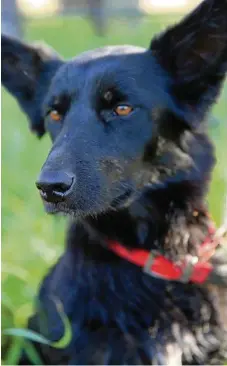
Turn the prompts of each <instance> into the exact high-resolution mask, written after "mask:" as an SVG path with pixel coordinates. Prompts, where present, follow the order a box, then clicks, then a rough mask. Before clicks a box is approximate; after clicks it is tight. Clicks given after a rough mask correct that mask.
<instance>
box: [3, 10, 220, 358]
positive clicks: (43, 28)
mask: <svg viewBox="0 0 227 366" xmlns="http://www.w3.org/2000/svg"><path fill="white" fill-rule="evenodd" d="M176 17H177V16H174V15H173V14H172V15H169V16H168V15H162V16H157V15H152V16H147V17H145V18H144V19H143V20H142V21H141V22H140V23H138V24H133V23H132V24H129V23H128V22H126V21H124V19H122V20H121V21H117V20H111V21H110V24H109V25H108V29H107V31H106V35H105V36H104V37H98V36H96V35H94V32H93V30H92V28H91V25H90V23H89V22H88V21H86V20H85V19H83V18H80V17H76V16H73V17H52V18H47V19H36V20H27V21H26V24H25V39H26V40H28V41H33V40H44V41H45V42H47V43H48V44H50V45H51V46H52V47H54V48H55V49H56V50H57V51H58V52H59V53H61V54H62V55H63V56H64V57H66V58H70V57H72V56H75V55H76V54H78V53H80V52H82V51H84V50H88V49H91V48H95V47H100V46H102V45H107V44H124V43H127V44H130V43H131V44H135V45H140V46H145V47H146V46H147V45H148V44H149V42H150V39H151V37H152V35H153V34H154V33H155V32H157V31H160V30H162V29H163V28H165V26H166V25H167V24H169V23H172V22H173V21H174V20H175V19H176ZM226 102H227V85H225V88H224V90H223V93H222V97H221V98H220V100H219V102H218V104H217V105H216V106H215V108H214V110H213V113H214V116H215V119H213V118H212V120H211V123H210V127H209V130H210V135H211V138H212V139H213V141H214V143H215V145H216V151H217V160H218V163H217V165H216V168H215V171H214V175H213V182H212V185H211V190H210V195H209V202H210V210H211V213H212V215H213V217H214V218H215V221H216V222H217V224H219V223H220V222H221V220H222V215H223V204H224V194H225V189H226V180H227V176H226V175H227V172H226V157H227V147H226V145H227V127H226V114H227V106H226ZM216 119H217V120H218V121H220V122H217V121H216ZM50 146H51V143H50V139H49V137H48V136H45V137H44V138H42V139H41V140H38V139H37V138H36V137H35V136H34V135H32V134H31V133H30V132H29V130H28V123H27V121H26V117H25V116H24V115H23V114H22V112H21V111H20V110H19V108H18V106H17V104H16V102H15V100H13V99H12V98H11V97H10V96H9V95H8V94H7V92H5V91H4V90H2V327H3V329H5V328H8V327H23V326H25V324H26V320H27V317H28V316H29V315H30V313H31V311H32V306H33V300H34V295H35V293H36V291H37V286H38V285H39V283H40V281H41V279H42V278H43V276H44V274H45V273H46V271H47V270H48V268H49V267H50V266H51V264H52V263H53V262H54V261H55V260H56V259H57V258H58V257H59V255H60V254H61V252H62V251H63V248H64V234H65V227H66V219H65V218H61V217H53V216H48V215H47V214H45V212H44V209H43V206H42V202H41V199H40V198H39V194H38V191H37V189H36V187H35V180H36V177H37V176H38V173H39V171H40V168H41V166H42V164H43V162H44V160H45V158H46V156H47V153H48V149H49V147H50ZM3 345H5V346H7V338H6V337H5V336H3ZM19 348H20V345H19V343H18V346H17V347H15V343H14V348H9V352H8V354H7V357H6V358H5V361H4V362H5V364H10V363H11V364H12V363H15V362H16V359H17V354H18V350H19ZM12 361H14V362H12Z"/></svg>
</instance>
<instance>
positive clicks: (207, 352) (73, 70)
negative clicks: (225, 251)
mask: <svg viewBox="0 0 227 366" xmlns="http://www.w3.org/2000/svg"><path fill="white" fill-rule="evenodd" d="M2 49H3V53H2V60H3V61H2V62H3V67H2V80H3V84H4V85H5V87H6V88H7V89H8V90H9V92H10V93H12V94H13V95H14V97H16V98H17V100H18V102H19V104H20V106H21V107H22V109H23V110H24V112H25V113H26V114H27V115H28V117H29V119H30V122H31V128H32V130H34V131H35V132H36V133H37V134H38V135H39V136H42V135H43V134H44V132H45V131H48V132H49V133H50V135H51V137H52V140H53V142H54V143H53V147H52V149H51V151H50V153H49V155H48V158H47V160H46V162H45V164H44V166H43V168H42V171H41V174H40V177H39V179H38V181H37V183H36V184H37V187H38V189H39V190H40V193H41V196H42V198H43V200H44V202H45V205H46V208H47V211H48V212H52V213H55V212H64V213H68V214H70V215H71V216H73V222H72V224H71V226H70V229H69V233H68V239H67V247H66V251H65V253H64V255H63V256H62V257H61V258H60V260H59V261H58V263H57V264H56V265H55V267H54V268H53V269H52V270H51V272H50V273H49V275H48V276H47V277H46V278H45V280H44V282H43V284H42V287H41V290H40V294H39V300H40V301H39V302H40V306H39V308H38V309H37V314H36V315H35V316H34V317H33V318H32V319H31V320H30V322H29V327H30V328H31V329H33V330H35V331H37V332H41V333H43V334H45V335H46V336H48V337H49V339H50V340H52V341H56V340H58V339H60V338H61V337H62V336H63V334H64V327H63V324H62V320H61V318H60V316H59V313H58V311H57V309H56V303H55V300H54V299H58V300H59V301H60V302H61V303H62V305H63V308H64V312H65V313H66V315H67V317H68V319H69V320H70V323H71V327H72V339H71V342H70V344H69V345H68V346H67V347H66V348H65V349H64V350H61V351H59V350H56V349H54V348H51V347H47V346H41V345H40V346H37V349H38V350H39V352H40V356H41V357H42V359H43V362H44V363H46V364H79V365H80V364H151V363H158V364H173V365H177V364H181V362H182V363H184V364H195V363H196V364H211V363H212V362H214V361H212V360H214V359H215V362H223V357H224V356H225V355H224V353H225V351H226V348H225V346H224V343H225V342H224V341H225V340H226V339H225V338H226V337H225V332H224V324H223V321H222V320H221V319H220V314H221V310H220V308H219V306H218V304H216V302H215V298H213V293H212V291H211V290H209V289H208V288H206V286H203V287H201V286H200V284H199V283H198V282H199V281H195V280H193V279H192V277H190V273H188V276H186V278H185V279H184V280H185V283H183V282H181V281H174V279H175V280H176V277H174V276H172V277H171V276H170V279H171V280H173V281H169V280H167V277H168V276H167V277H165V275H164V272H165V270H166V271H167V272H168V273H167V275H168V274H169V275H170V272H171V270H170V269H168V268H169V267H165V265H164V264H165V263H166V266H168V265H169V263H170V262H171V263H175V262H177V263H178V262H179V263H181V261H184V260H185V258H187V256H188V255H192V256H194V257H193V258H194V259H195V258H197V257H198V252H199V249H200V247H201V244H202V243H203V242H204V240H206V238H207V235H208V236H212V233H211V230H210V228H211V222H210V219H209V217H208V215H207V213H206V207H205V195H206V192H207V189H208V185H209V180H210V175H211V171H212V167H213V164H214V156H213V149H212V145H211V143H210V141H209V139H208V137H207V134H206V117H207V114H208V112H209V111H210V108H211V107H212V105H213V104H214V102H215V101H216V99H217V97H218V95H219V92H220V90H221V86H222V82H223V80H224V77H225V75H226V70H227V0H205V1H204V2H203V3H202V4H201V5H200V6H199V7H198V8H197V9H196V10H195V11H194V12H192V13H191V14H190V15H189V16H188V17H186V18H185V19H184V20H183V21H182V22H181V23H180V24H178V25H176V26H174V27H172V28H170V29H169V30H167V31H166V32H164V33H163V34H161V35H160V36H159V37H157V38H155V39H154V40H153V41H152V42H151V45H150V47H149V49H148V50H144V49H142V48H137V47H131V46H124V47H122V46H120V47H106V48H102V49H97V50H94V51H89V52H86V53H83V54H82V55H80V56H78V57H76V58H75V59H73V60H71V61H69V62H65V61H63V60H61V59H60V58H59V57H58V56H57V55H56V54H54V53H53V52H52V51H50V50H47V49H41V48H39V47H31V46H28V45H25V44H22V43H20V42H18V41H15V40H12V39H9V38H6V37H3V40H2ZM75 221H76V224H75ZM126 248H127V249H128V250H129V251H127V250H126ZM132 249H133V250H136V251H130V250H132ZM139 250H142V251H139ZM149 251H152V253H153V254H154V253H155V252H159V253H161V254H162V255H165V258H167V259H164V258H163V257H161V259H160V263H161V264H162V265H161V269H156V273H157V274H158V273H159V274H160V276H161V277H162V274H163V278H160V277H159V276H156V277H155V276H151V275H149V274H148V273H146V272H144V271H143V270H142V268H140V266H139V265H137V264H138V263H131V261H132V262H133V260H132V258H131V259H130V258H128V259H127V255H128V253H134V254H135V255H134V259H136V258H137V260H138V258H139V260H142V259H141V258H142V255H145V254H146V255H147V256H148V253H149ZM146 258H147V257H146ZM190 258H191V257H190ZM165 260H166V262H165ZM168 260H169V261H170V262H168ZM142 264H145V263H142ZM142 264H141V265H142ZM151 265H152V263H151ZM152 268H153V267H152ZM193 268H195V267H193ZM153 269H154V268H153ZM184 275H185V273H184ZM187 279H189V280H190V279H191V281H188V282H187ZM196 282H197V283H196ZM43 319H44V321H42V320H43ZM21 362H25V363H27V362H28V360H23V361H21Z"/></svg>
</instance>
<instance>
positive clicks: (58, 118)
mask: <svg viewBox="0 0 227 366" xmlns="http://www.w3.org/2000/svg"><path fill="white" fill-rule="evenodd" d="M49 116H50V118H51V119H52V120H53V121H55V122H60V121H61V119H62V115H61V114H60V113H59V112H58V111H57V110H56V109H53V110H52V111H50V113H49Z"/></svg>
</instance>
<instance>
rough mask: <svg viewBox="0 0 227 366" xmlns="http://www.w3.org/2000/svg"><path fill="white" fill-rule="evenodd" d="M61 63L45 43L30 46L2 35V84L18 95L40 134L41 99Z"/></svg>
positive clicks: (23, 108)
mask: <svg viewBox="0 0 227 366" xmlns="http://www.w3.org/2000/svg"><path fill="white" fill-rule="evenodd" d="M62 63H63V61H62V60H61V59H60V58H59V56H58V55H57V54H56V53H55V52H54V51H52V49H51V48H49V47H47V46H43V45H42V46H41V45H36V46H30V45H27V44H25V43H22V42H20V41H18V40H15V39H12V38H9V37H8V36H3V35H2V84H3V86H4V87H5V88H6V89H7V90H8V91H9V92H10V93H11V94H12V95H13V96H14V97H15V98H16V99H17V101H18V103H19V105H20V107H21V108H22V110H23V111H24V113H25V114H26V115H27V117H28V119H29V122H30V127H31V130H32V131H34V132H35V133H36V134H37V135H38V136H39V137H41V136H42V135H43V134H44V132H45V128H44V121H43V119H42V114H41V107H42V102H43V99H44V97H45V95H46V93H47V90H48V87H49V85H50V82H51V79H52V78H53V76H54V75H55V73H56V71H57V69H58V68H59V67H60V66H61V65H62Z"/></svg>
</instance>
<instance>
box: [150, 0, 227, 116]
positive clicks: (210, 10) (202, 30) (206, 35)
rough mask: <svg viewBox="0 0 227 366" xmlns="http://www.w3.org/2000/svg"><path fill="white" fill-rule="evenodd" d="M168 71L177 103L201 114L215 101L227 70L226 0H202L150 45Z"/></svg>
mask: <svg viewBox="0 0 227 366" xmlns="http://www.w3.org/2000/svg"><path fill="white" fill-rule="evenodd" d="M150 49H151V50H152V53H153V55H154V56H155V57H156V59H157V60H158V62H159V64H161V65H162V67H164V69H165V70H166V71H167V72H168V73H169V75H170V77H171V80H172V90H171V91H172V92H173V93H174V95H175V97H177V101H178V102H182V103H184V104H185V103H186V104H188V105H189V106H190V108H191V109H192V110H194V112H195V110H196V109H197V108H199V109H200V112H201V111H202V114H203V115H204V113H206V112H207V109H208V107H209V106H211V104H212V103H213V102H214V101H215V99H216V97H217V96H218V94H219V92H220V89H221V84H222V81H223V80H224V77H225V75H226V71H227V0H205V1H203V2H202V3H201V4H200V6H198V7H197V8H196V9H195V10H194V11H192V12H191V14H189V15H188V16H187V17H186V18H184V19H183V20H182V21H181V22H180V23H179V24H177V25H175V26H173V27H171V28H169V29H168V30H167V31H166V32H164V33H163V34H161V35H160V36H158V37H157V38H155V39H154V40H153V41H152V42H151V45H150Z"/></svg>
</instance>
